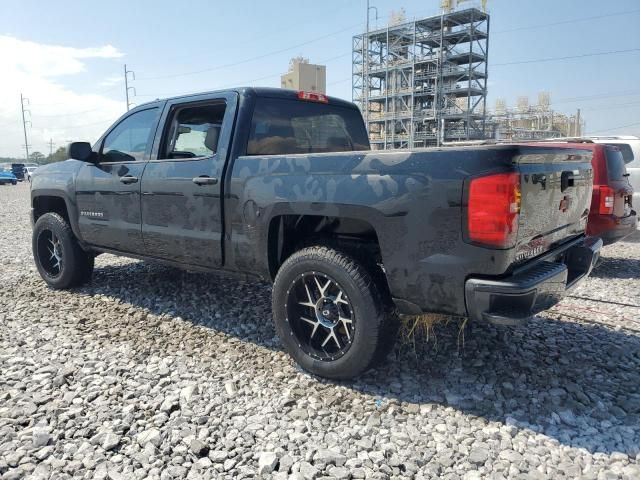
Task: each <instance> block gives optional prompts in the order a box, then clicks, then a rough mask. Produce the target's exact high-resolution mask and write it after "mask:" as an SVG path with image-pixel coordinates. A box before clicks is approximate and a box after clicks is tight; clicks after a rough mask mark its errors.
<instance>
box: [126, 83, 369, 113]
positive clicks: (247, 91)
mask: <svg viewBox="0 0 640 480" xmlns="http://www.w3.org/2000/svg"><path fill="white" fill-rule="evenodd" d="M298 92H299V91H298V90H289V89H284V88H273V87H238V88H228V89H222V90H211V91H205V92H194V93H189V94H185V95H177V96H174V97H167V98H158V99H156V100H152V101H150V102H146V103H142V104H140V105H138V107H141V106H143V105H146V106H148V105H152V104H155V103H158V102H165V101H167V100H189V98H192V97H197V96H201V95H213V94H218V93H237V94H239V95H240V96H241V97H251V96H255V97H268V98H282V99H284V100H300V99H299V98H298ZM323 95H324V96H325V97H327V99H328V100H329V104H330V105H337V106H342V107H347V108H357V107H356V106H355V104H353V103H352V102H349V101H347V100H343V99H341V98H338V97H332V96H329V95H325V94H323ZM300 101H304V100H300ZM136 108H137V107H136Z"/></svg>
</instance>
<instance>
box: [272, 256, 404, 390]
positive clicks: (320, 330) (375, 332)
mask: <svg viewBox="0 0 640 480" xmlns="http://www.w3.org/2000/svg"><path fill="white" fill-rule="evenodd" d="M272 306H273V319H274V322H275V327H276V331H277V333H278V335H279V337H280V339H281V340H282V342H283V344H284V346H285V348H286V350H287V351H288V352H289V354H290V355H291V356H292V357H293V358H294V360H295V361H296V362H297V363H298V364H299V365H300V366H301V367H302V368H304V369H305V370H308V371H309V372H311V373H314V374H316V375H319V376H322V377H327V378H332V379H347V378H353V377H355V376H357V375H359V374H361V373H363V372H364V371H365V370H367V369H368V368H370V367H371V366H373V365H374V364H377V363H380V360H381V358H380V357H382V356H385V355H386V353H387V352H388V344H389V341H390V339H389V338H385V334H386V333H387V332H390V331H394V329H391V328H388V322H392V321H394V316H392V315H389V314H388V311H387V312H386V311H385V305H384V303H383V301H382V296H381V295H380V293H379V290H378V287H377V285H376V284H375V282H374V281H373V280H372V278H371V276H370V275H369V273H368V272H367V270H366V269H365V268H364V267H363V266H362V265H361V264H360V263H358V262H357V261H356V260H354V259H353V258H352V257H350V256H349V255H347V254H345V253H343V252H340V251H338V250H334V249H332V248H329V247H325V246H314V247H309V248H305V249H302V250H300V251H298V252H296V253H294V254H293V255H291V256H290V257H289V258H288V259H287V260H286V261H285V262H284V263H283V265H282V266H281V267H280V270H279V271H278V275H277V276H276V280H275V282H274V286H273V304H272Z"/></svg>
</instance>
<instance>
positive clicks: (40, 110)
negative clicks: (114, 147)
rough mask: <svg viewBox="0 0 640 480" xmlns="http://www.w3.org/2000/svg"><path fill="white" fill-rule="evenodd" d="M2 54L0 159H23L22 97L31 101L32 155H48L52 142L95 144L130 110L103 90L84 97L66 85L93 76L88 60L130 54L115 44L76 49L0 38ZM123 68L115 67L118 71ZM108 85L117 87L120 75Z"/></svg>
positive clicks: (122, 102) (98, 89) (111, 58)
mask: <svg viewBox="0 0 640 480" xmlns="http://www.w3.org/2000/svg"><path fill="white" fill-rule="evenodd" d="M0 52H2V64H3V65H2V66H3V72H2V76H1V77H0V78H1V80H0V131H1V132H2V134H1V135H0V156H21V155H23V152H24V150H23V148H22V145H23V144H24V137H23V133H22V119H21V113H20V94H21V93H22V94H23V95H24V96H25V97H27V98H28V99H29V102H30V106H29V107H28V108H29V110H30V111H31V123H32V126H31V127H30V128H28V129H27V134H28V135H29V144H30V145H32V147H31V148H30V151H34V150H38V151H41V152H43V153H48V148H47V147H46V143H47V142H48V141H49V139H50V138H53V141H54V142H56V144H57V145H58V146H61V145H63V144H64V143H66V141H67V140H70V139H74V140H88V141H93V140H95V139H97V138H98V136H99V135H100V134H101V133H102V132H103V131H104V130H105V128H106V127H107V126H108V125H109V124H110V123H111V122H112V121H113V120H115V119H116V118H117V117H118V116H120V115H121V114H122V113H123V112H124V110H125V104H124V100H123V101H116V100H112V99H110V98H108V97H106V96H104V94H101V93H100V88H97V89H96V93H90V94H86V93H78V92H74V91H73V90H72V89H70V88H68V87H67V86H65V85H64V83H63V80H64V79H65V77H67V78H68V77H70V76H72V75H77V74H81V73H83V72H86V73H85V74H87V73H88V74H90V73H91V72H87V64H86V61H88V60H91V59H107V60H116V59H119V58H121V57H122V56H123V55H124V54H123V53H122V52H120V51H119V50H118V49H116V48H115V47H113V46H111V45H105V46H101V47H91V48H74V47H64V46H58V45H47V44H40V43H36V42H32V41H26V40H20V39H17V38H15V37H10V36H2V35H0ZM117 68H120V67H119V66H118V65H117V64H114V71H115V70H116V69H117ZM107 81H110V82H111V83H110V85H104V86H112V85H117V82H115V76H114V77H113V78H112V77H107V79H105V80H103V82H107ZM96 83H97V84H99V83H100V82H99V81H96ZM102 90H103V93H104V88H102Z"/></svg>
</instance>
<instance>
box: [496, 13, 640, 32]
mask: <svg viewBox="0 0 640 480" xmlns="http://www.w3.org/2000/svg"><path fill="white" fill-rule="evenodd" d="M634 13H640V9H636V10H627V11H625V12H616V13H609V14H606V15H598V16H593V17H582V18H572V19H571V20H561V21H559V22H552V23H542V24H538V25H531V26H522V27H516V28H510V29H508V30H498V31H495V32H491V33H492V34H502V33H511V32H521V31H522V30H536V29H538V28H545V27H555V26H557V25H566V24H574V23H577V22H587V21H590V20H601V19H603V18H608V17H618V16H620V15H632V14H634Z"/></svg>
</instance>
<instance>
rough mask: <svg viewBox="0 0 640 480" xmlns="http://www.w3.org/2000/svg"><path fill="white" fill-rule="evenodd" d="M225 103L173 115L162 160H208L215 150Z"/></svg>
mask: <svg viewBox="0 0 640 480" xmlns="http://www.w3.org/2000/svg"><path fill="white" fill-rule="evenodd" d="M224 112H225V104H224V102H220V101H218V102H214V103H210V104H203V105H194V106H187V107H182V108H179V109H177V110H176V111H175V112H174V113H173V117H172V119H171V122H170V127H169V132H168V134H167V137H166V141H165V145H164V148H163V152H161V158H168V159H180V158H197V157H210V156H212V155H215V154H216V152H217V151H218V140H219V138H220V131H221V128H222V121H223V119H224Z"/></svg>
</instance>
